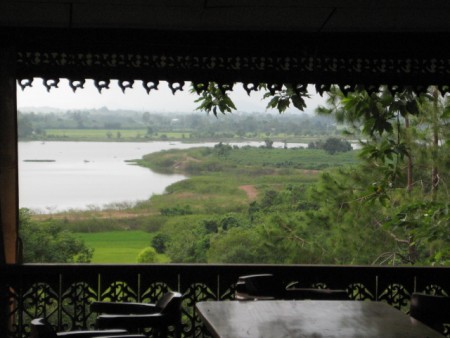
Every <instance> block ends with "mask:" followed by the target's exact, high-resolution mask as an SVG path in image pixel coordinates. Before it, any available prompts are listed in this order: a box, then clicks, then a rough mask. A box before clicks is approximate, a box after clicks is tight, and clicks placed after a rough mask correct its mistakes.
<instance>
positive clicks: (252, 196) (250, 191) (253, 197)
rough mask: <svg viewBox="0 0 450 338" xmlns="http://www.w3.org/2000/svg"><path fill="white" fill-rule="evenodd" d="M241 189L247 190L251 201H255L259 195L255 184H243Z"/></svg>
mask: <svg viewBox="0 0 450 338" xmlns="http://www.w3.org/2000/svg"><path fill="white" fill-rule="evenodd" d="M239 189H241V190H244V191H245V193H246V194H247V197H248V199H249V200H250V201H254V200H256V197H258V190H256V188H255V186H254V185H241V186H240V187H239Z"/></svg>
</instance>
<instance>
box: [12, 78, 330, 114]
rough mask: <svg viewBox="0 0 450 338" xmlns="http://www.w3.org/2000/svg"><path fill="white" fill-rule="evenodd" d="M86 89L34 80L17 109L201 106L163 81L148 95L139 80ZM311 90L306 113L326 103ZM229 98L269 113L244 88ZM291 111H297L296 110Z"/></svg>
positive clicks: (187, 109) (263, 103) (186, 88)
mask: <svg viewBox="0 0 450 338" xmlns="http://www.w3.org/2000/svg"><path fill="white" fill-rule="evenodd" d="M84 87H85V88H84V89H78V90H77V91H76V93H74V92H73V91H72V89H71V88H70V86H69V83H68V81H67V80H65V79H62V80H61V81H60V83H59V85H58V88H53V89H51V91H50V92H47V89H46V88H45V86H44V85H43V84H42V80H41V79H34V81H33V87H31V88H30V87H27V88H26V89H25V90H22V89H21V88H20V87H18V90H17V101H18V108H19V109H20V108H25V107H52V108H59V109H64V110H68V109H93V108H100V107H107V108H108V109H110V110H114V109H130V110H137V111H149V112H193V111H194V110H195V108H196V107H197V106H198V103H195V102H194V101H195V99H196V98H197V97H198V96H197V95H196V94H190V93H189V89H190V86H189V84H188V83H186V85H185V86H184V90H183V91H177V92H176V94H175V95H173V94H172V91H171V90H170V88H169V86H168V84H167V83H166V82H161V83H160V84H159V86H158V90H152V91H151V92H150V94H149V95H148V94H147V92H146V91H145V89H144V88H143V87H142V83H141V82H140V81H135V83H134V86H133V88H132V89H126V91H125V94H124V93H123V92H122V90H121V89H120V87H119V86H118V84H117V81H111V84H110V89H103V90H102V93H101V94H100V93H99V92H98V90H97V88H96V87H95V86H94V82H93V81H92V80H87V81H86V84H85V86H84ZM310 88H311V94H312V98H311V99H310V100H308V102H307V105H308V109H307V110H308V111H310V112H313V110H314V108H315V107H316V106H317V105H318V104H321V103H322V102H323V98H321V97H320V95H318V94H316V93H315V90H314V89H313V87H312V86H311V87H310ZM229 93H230V92H229ZM229 95H230V97H231V98H232V99H233V101H234V103H235V105H236V107H237V109H238V111H246V112H260V111H266V105H267V100H264V101H263V100H262V93H257V92H252V93H251V95H250V96H249V95H248V94H247V92H246V91H245V90H244V89H243V87H242V85H241V84H237V85H236V86H235V87H234V90H233V92H231V93H230V94H229ZM291 111H292V112H295V111H297V112H298V110H296V109H292V110H291Z"/></svg>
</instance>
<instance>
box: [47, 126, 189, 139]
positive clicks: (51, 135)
mask: <svg viewBox="0 0 450 338" xmlns="http://www.w3.org/2000/svg"><path fill="white" fill-rule="evenodd" d="M45 133H46V136H47V138H48V139H68V140H75V141H76V140H87V141H108V140H109V141H118V140H122V141H130V140H139V139H151V140H160V139H165V138H167V139H171V140H182V139H183V138H189V137H190V133H181V132H180V133H177V132H167V133H165V132H161V133H158V134H154V135H152V136H151V137H148V136H147V135H146V134H147V130H146V129H110V130H106V129H46V130H45Z"/></svg>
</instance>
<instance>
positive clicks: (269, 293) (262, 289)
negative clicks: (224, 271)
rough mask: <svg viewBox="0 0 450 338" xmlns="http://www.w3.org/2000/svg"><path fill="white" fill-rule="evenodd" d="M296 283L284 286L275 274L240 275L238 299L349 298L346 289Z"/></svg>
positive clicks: (237, 291)
mask: <svg viewBox="0 0 450 338" xmlns="http://www.w3.org/2000/svg"><path fill="white" fill-rule="evenodd" d="M295 285H296V284H295V283H294V284H291V285H288V286H284V285H283V283H282V281H281V280H278V279H277V278H276V277H275V276H274V275H273V274H257V275H247V276H241V277H239V279H238V281H237V283H236V292H235V299H236V300H263V299H264V300H270V299H286V300H302V299H311V300H349V297H348V293H347V291H346V290H336V289H315V288H298V287H296V286H295Z"/></svg>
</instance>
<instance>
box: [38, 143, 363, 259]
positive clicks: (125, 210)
mask: <svg viewBox="0 0 450 338" xmlns="http://www.w3.org/2000/svg"><path fill="white" fill-rule="evenodd" d="M227 149H229V150H230V151H229V153H228V154H223V152H222V150H223V149H222V150H221V149H220V147H215V148H194V149H185V150H169V151H162V152H158V153H154V154H149V155H146V156H144V158H143V159H142V160H140V161H138V163H139V164H140V165H141V166H145V167H151V168H152V170H156V171H158V170H160V171H164V172H178V173H183V174H187V175H189V176H190V178H189V179H187V180H183V181H180V182H176V183H174V184H172V185H170V186H169V187H168V188H167V189H166V193H165V194H159V195H154V196H152V197H151V198H150V199H148V200H145V201H141V202H139V203H137V204H136V205H133V206H130V205H126V204H124V205H117V206H116V207H115V208H111V209H107V210H87V211H79V212H77V211H70V212H64V213H54V214H50V215H33V219H34V220H35V221H37V222H40V223H46V224H53V225H55V226H62V227H64V228H65V229H68V230H70V231H72V232H75V233H78V234H79V236H80V238H83V239H84V240H85V241H86V243H90V245H93V246H94V249H95V254H94V260H93V262H94V263H135V262H136V260H135V259H134V260H131V258H130V257H135V258H137V255H138V254H139V252H140V251H141V250H142V249H144V248H145V247H146V246H150V244H151V242H152V240H153V238H155V237H157V236H160V237H161V236H162V237H164V238H171V244H170V245H171V247H172V248H171V249H170V250H169V253H166V252H165V251H164V252H162V253H161V256H160V258H159V259H160V261H161V262H163V261H164V262H167V261H168V260H170V261H174V262H175V261H180V259H183V258H181V257H179V256H176V255H174V252H176V251H177V250H180V252H185V250H187V249H182V248H178V249H176V246H179V245H181V246H184V245H188V246H189V245H194V243H196V241H197V240H196V239H195V236H196V235H195V234H196V233H197V232H198V231H200V232H201V233H203V232H204V231H205V229H210V230H208V231H211V230H212V231H213V232H212V233H211V234H214V233H215V231H218V230H214V229H216V228H217V227H221V228H223V227H224V226H225V227H226V228H228V227H229V226H233V224H238V223H241V222H244V223H245V222H247V221H245V219H248V217H249V212H250V210H252V208H255V207H256V206H258V205H259V204H261V203H262V204H261V205H264V203H268V202H267V198H268V196H272V195H273V194H274V193H275V194H278V192H280V193H281V192H283V191H284V190H285V189H286V188H288V189H291V190H292V189H293V190H292V191H296V190H298V191H299V192H301V191H306V189H307V187H308V186H309V185H311V184H314V183H315V182H317V180H318V178H319V175H320V172H321V169H323V167H324V163H328V165H329V167H330V166H342V165H344V166H345V165H349V164H351V163H357V162H358V159H357V152H348V153H345V154H338V155H329V154H326V153H325V152H324V151H322V150H306V149H261V148H252V147H247V148H244V149H238V148H233V147H230V148H227ZM225 153H226V152H225ZM262 161H264V162H265V163H264V165H262ZM289 187H290V188H289ZM301 194H303V193H301ZM298 203H301V200H299V201H298ZM258 208H259V207H258ZM208 224H209V225H208ZM225 224H227V225H225ZM205 227H206V228H205ZM210 227H212V228H210ZM202 229H203V230H202ZM217 229H218V228H217ZM142 232H145V233H146V234H148V236H146V240H145V244H144V245H143V246H142V247H139V245H138V247H136V245H135V244H133V245H132V247H130V248H129V249H130V250H131V251H127V252H128V253H127V255H123V258H120V260H118V259H119V258H117V255H115V254H114V252H115V250H116V249H115V247H114V246H112V245H111V246H107V245H104V244H101V245H97V244H95V243H97V242H96V241H97V240H96V239H95V238H98V236H99V234H103V233H104V234H106V235H107V236H106V237H108V236H110V234H111V233H115V234H118V235H117V236H119V237H120V233H123V235H124V236H125V235H126V236H129V237H131V239H128V240H129V241H130V243H133V238H135V240H136V243H141V240H142ZM219 233H220V232H218V233H217V234H219ZM90 236H92V238H91V239H90ZM113 236H115V235H113ZM180 236H185V238H184V239H183V237H180ZM192 236H194V237H192ZM198 236H199V238H203V236H204V234H202V235H200V234H198ZM100 237H101V235H100ZM106 237H105V238H106ZM191 237H192V238H191ZM127 238H128V237H127ZM128 240H127V241H128ZM183 243H184V244H183ZM166 244H167V243H166ZM122 249H123V250H128V249H126V248H125V249H124V248H122ZM122 249H121V250H122ZM203 250H204V249H202V250H200V251H201V252H203V253H202V255H203V254H204V251H203ZM168 257H169V258H168ZM185 259H186V260H187V259H193V258H192V257H190V258H189V257H186V258H185ZM204 259H206V258H199V257H197V258H196V260H200V261H203V260H204Z"/></svg>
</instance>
